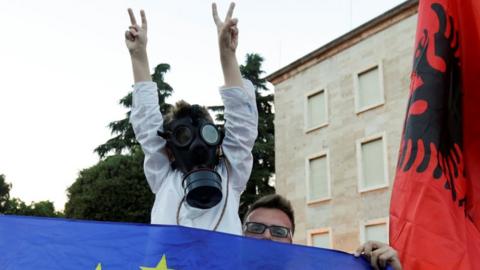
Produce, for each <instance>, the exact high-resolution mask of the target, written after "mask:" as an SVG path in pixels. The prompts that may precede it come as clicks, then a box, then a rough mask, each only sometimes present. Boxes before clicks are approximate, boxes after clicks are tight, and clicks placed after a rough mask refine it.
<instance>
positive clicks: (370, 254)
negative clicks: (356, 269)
mask: <svg viewBox="0 0 480 270" xmlns="http://www.w3.org/2000/svg"><path fill="white" fill-rule="evenodd" d="M354 255H355V256H356V257H358V256H360V255H363V256H365V257H366V258H367V259H368V260H369V261H370V264H371V265H372V267H373V269H375V270H378V269H385V268H386V267H387V265H390V266H391V267H392V268H393V269H394V270H402V264H401V263H400V259H399V258H398V255H397V251H396V250H395V249H393V248H392V247H391V246H389V245H387V244H385V243H382V242H378V241H368V242H366V243H365V244H363V245H361V246H360V247H359V248H358V249H357V250H356V251H355V254H354Z"/></svg>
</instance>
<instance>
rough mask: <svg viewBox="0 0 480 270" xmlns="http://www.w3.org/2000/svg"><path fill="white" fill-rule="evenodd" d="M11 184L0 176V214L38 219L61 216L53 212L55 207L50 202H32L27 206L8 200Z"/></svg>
mask: <svg viewBox="0 0 480 270" xmlns="http://www.w3.org/2000/svg"><path fill="white" fill-rule="evenodd" d="M11 188H12V184H9V183H7V182H6V180H5V176H4V175H3V174H1V175H0V213H3V214H7V215H8V214H11V215H22V216H39V217H60V216H62V215H63V214H62V213H60V212H56V211H55V206H54V205H53V202H51V201H40V202H32V203H31V204H30V205H27V204H26V203H25V202H23V201H22V200H20V199H18V198H10V190H11Z"/></svg>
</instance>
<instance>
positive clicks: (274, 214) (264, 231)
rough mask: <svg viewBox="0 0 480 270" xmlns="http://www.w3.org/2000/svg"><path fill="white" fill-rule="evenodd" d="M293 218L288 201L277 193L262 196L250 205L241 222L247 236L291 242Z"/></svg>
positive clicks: (293, 227) (293, 229)
mask: <svg viewBox="0 0 480 270" xmlns="http://www.w3.org/2000/svg"><path fill="white" fill-rule="evenodd" d="M294 231H295V218H294V213H293V209H292V205H291V204H290V202H289V201H288V200H287V199H285V198H283V197H282V196H280V195H277V194H271V195H267V196H264V197H262V198H260V199H258V200H257V201H256V202H254V203H253V204H252V205H250V208H249V209H248V212H247V214H246V215H245V218H244V222H243V234H244V235H245V236H248V237H254V238H259V239H266V240H273V241H278V242H284V243H292V237H293V233H294Z"/></svg>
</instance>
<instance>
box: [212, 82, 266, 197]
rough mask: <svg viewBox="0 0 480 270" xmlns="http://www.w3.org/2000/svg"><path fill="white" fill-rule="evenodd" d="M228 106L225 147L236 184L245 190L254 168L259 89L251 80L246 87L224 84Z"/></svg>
mask: <svg viewBox="0 0 480 270" xmlns="http://www.w3.org/2000/svg"><path fill="white" fill-rule="evenodd" d="M220 95H221V96H222V100H223V104H224V106H225V138H224V139H223V143H222V150H223V153H224V154H225V157H226V158H227V160H228V161H229V163H230V165H231V172H230V173H231V174H232V175H231V176H230V177H231V179H232V182H231V183H232V187H233V188H234V189H235V190H236V191H238V192H239V193H241V192H243V191H244V190H245V187H246V185H247V182H248V179H249V178H250V173H251V172H252V166H253V156H252V148H253V145H254V144H255V139H256V138H257V129H258V127H257V126H258V111H257V103H256V99H255V90H254V87H253V84H252V83H251V82H250V81H249V80H245V79H244V80H243V88H241V87H231V88H221V89H220Z"/></svg>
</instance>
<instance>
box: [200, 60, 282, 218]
mask: <svg viewBox="0 0 480 270" xmlns="http://www.w3.org/2000/svg"><path fill="white" fill-rule="evenodd" d="M262 62H263V58H262V57H261V56H260V55H258V54H255V53H253V54H247V57H246V61H245V65H241V66H240V72H241V73H242V76H243V77H244V78H247V79H249V80H250V81H251V82H252V83H253V85H254V86H255V96H256V99H257V109H258V137H257V140H256V141H255V145H254V146H253V149H252V155H253V169H252V174H251V176H250V180H249V181H248V184H247V187H246V189H245V191H244V192H243V194H242V196H241V198H240V209H239V211H238V212H239V215H240V218H242V219H243V216H244V215H245V213H246V212H247V210H248V207H249V206H250V204H252V203H253V202H254V201H255V200H257V199H258V198H260V197H262V196H265V195H267V194H271V193H275V188H274V187H273V186H272V185H270V183H269V182H270V179H271V178H272V177H273V175H274V173H275V145H274V143H275V130H274V126H273V120H274V111H273V94H271V93H268V89H267V87H266V80H265V79H264V78H261V75H262V74H263V73H264V71H263V70H262ZM209 109H210V110H212V111H214V112H215V113H216V120H217V121H219V122H221V123H223V122H224V115H223V109H224V108H223V106H212V107H209Z"/></svg>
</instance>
